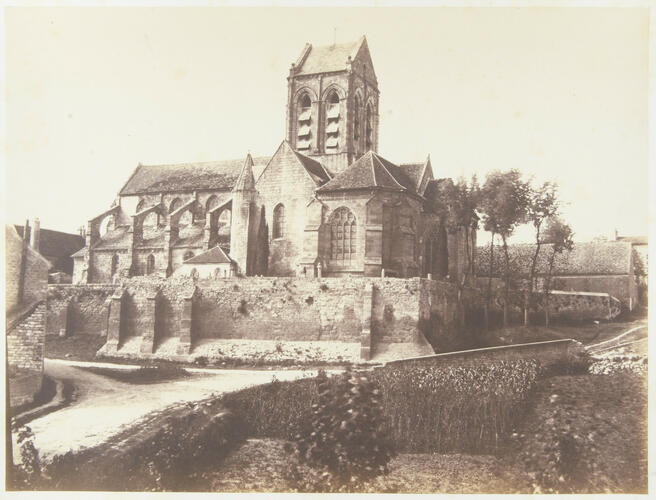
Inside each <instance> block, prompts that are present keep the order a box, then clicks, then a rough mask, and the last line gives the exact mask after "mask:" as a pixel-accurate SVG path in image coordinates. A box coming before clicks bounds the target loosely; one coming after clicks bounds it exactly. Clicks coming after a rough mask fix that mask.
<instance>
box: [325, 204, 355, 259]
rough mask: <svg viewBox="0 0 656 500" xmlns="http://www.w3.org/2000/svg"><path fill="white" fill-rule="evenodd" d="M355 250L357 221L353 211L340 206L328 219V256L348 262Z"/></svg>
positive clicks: (353, 255) (352, 257)
mask: <svg viewBox="0 0 656 500" xmlns="http://www.w3.org/2000/svg"><path fill="white" fill-rule="evenodd" d="M356 251H357V222H356V220H355V216H354V215H353V212H351V211H350V210H349V209H348V208H346V207H341V208H338V209H337V210H335V212H333V215H332V217H331V219H330V257H331V259H332V260H334V261H343V262H344V263H348V262H350V261H351V260H353V259H354V258H355V253H356Z"/></svg>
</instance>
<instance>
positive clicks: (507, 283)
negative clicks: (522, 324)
mask: <svg viewBox="0 0 656 500" xmlns="http://www.w3.org/2000/svg"><path fill="white" fill-rule="evenodd" d="M501 241H502V242H503V255H504V258H505V269H504V276H503V278H504V280H503V281H504V285H503V327H504V328H507V327H508V297H509V295H510V256H509V255H508V242H507V241H506V237H505V235H503V234H502V235H501Z"/></svg>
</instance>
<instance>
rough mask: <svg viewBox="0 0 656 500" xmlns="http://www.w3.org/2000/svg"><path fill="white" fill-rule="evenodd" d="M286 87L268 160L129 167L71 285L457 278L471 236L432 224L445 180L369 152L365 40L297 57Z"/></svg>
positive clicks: (79, 255)
mask: <svg viewBox="0 0 656 500" xmlns="http://www.w3.org/2000/svg"><path fill="white" fill-rule="evenodd" d="M287 82H288V83H287V86H288V97H287V109H286V117H287V118H286V130H285V138H284V140H283V141H282V142H281V143H280V146H279V147H278V149H277V150H276V151H275V152H274V153H273V155H272V156H271V157H252V156H251V155H250V154H248V155H246V157H245V158H242V159H238V160H228V161H216V162H202V163H183V164H174V165H141V164H139V165H138V166H137V168H136V169H135V170H134V172H133V173H132V175H131V176H130V178H129V179H128V180H127V182H126V183H125V184H124V185H123V187H122V189H121V190H120V192H119V193H118V196H117V199H116V200H115V202H114V204H113V205H112V206H111V207H110V208H109V210H107V211H105V212H103V213H102V214H99V215H98V216H96V217H94V218H93V219H91V220H89V221H88V224H87V226H86V228H85V230H84V233H85V234H84V236H85V238H86V242H85V246H84V248H83V249H81V250H80V251H78V252H76V253H75V254H74V255H73V258H74V263H75V265H74V276H73V282H74V283H112V282H117V281H118V280H119V279H121V278H127V277H130V276H137V275H149V274H153V275H158V276H163V277H168V276H171V275H177V274H187V275H191V276H196V277H199V268H200V267H201V266H202V268H203V269H204V270H205V271H204V273H203V276H200V277H201V278H210V279H223V278H229V277H231V276H256V275H263V276H296V277H308V278H312V277H342V276H378V277H379V276H388V277H399V278H411V277H432V278H434V279H448V280H452V281H453V280H456V279H458V277H459V276H462V275H463V270H464V267H465V266H467V265H471V263H473V262H474V261H475V260H474V257H475V256H474V254H473V252H475V248H476V243H475V242H476V240H475V229H474V228H472V227H459V226H455V227H454V225H453V224H449V221H448V220H447V217H446V216H445V215H444V214H445V211H444V210H443V207H444V200H442V199H441V196H442V195H441V193H442V192H443V189H442V188H443V186H444V185H445V183H449V182H451V181H450V180H449V179H436V178H434V174H433V167H432V165H431V161H430V156H427V157H426V159H425V161H422V162H419V163H400V164H395V163H392V162H391V161H389V160H387V159H385V158H383V157H382V156H381V155H379V154H378V152H377V151H378V126H379V95H380V92H379V89H378V81H377V78H376V73H375V71H374V66H373V63H372V59H371V55H370V52H369V47H368V45H367V40H366V38H365V37H364V36H363V37H361V38H360V39H359V40H357V41H355V42H352V43H344V44H333V45H330V46H323V47H315V46H313V45H311V44H306V45H305V47H304V48H303V50H302V51H301V54H300V56H299V57H298V59H297V60H296V61H295V62H293V63H292V65H291V68H290V70H289V76H288V77H287ZM401 104H402V103H401ZM467 232H469V238H470V239H469V241H470V242H472V243H470V244H466V243H465V239H466V238H465V235H466V234H467ZM465 252H471V253H470V254H469V258H467V256H466V254H465ZM468 262H469V263H470V264H468Z"/></svg>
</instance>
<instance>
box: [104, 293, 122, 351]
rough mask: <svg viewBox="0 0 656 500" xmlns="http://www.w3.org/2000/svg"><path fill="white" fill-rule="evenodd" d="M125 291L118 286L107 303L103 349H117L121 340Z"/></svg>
mask: <svg viewBox="0 0 656 500" xmlns="http://www.w3.org/2000/svg"><path fill="white" fill-rule="evenodd" d="M126 295H127V291H126V290H125V288H119V289H118V290H116V291H115V292H114V294H113V295H112V297H111V299H110V300H111V302H110V305H109V317H108V318H107V343H106V344H105V350H107V351H114V352H115V351H117V350H118V348H119V346H120V344H121V340H122V334H123V323H124V321H125V320H124V314H123V313H124V310H125V297H126Z"/></svg>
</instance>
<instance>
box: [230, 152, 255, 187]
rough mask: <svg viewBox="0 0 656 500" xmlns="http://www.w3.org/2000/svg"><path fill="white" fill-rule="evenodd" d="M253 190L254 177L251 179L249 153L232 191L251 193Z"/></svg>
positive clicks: (251, 168)
mask: <svg viewBox="0 0 656 500" xmlns="http://www.w3.org/2000/svg"><path fill="white" fill-rule="evenodd" d="M254 189H255V177H253V157H252V156H251V154H250V153H248V154H247V155H246V161H245V162H244V166H243V167H242V169H241V172H240V174H239V177H238V178H237V182H236V183H235V187H234V188H233V189H232V190H233V191H253V190H254Z"/></svg>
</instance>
